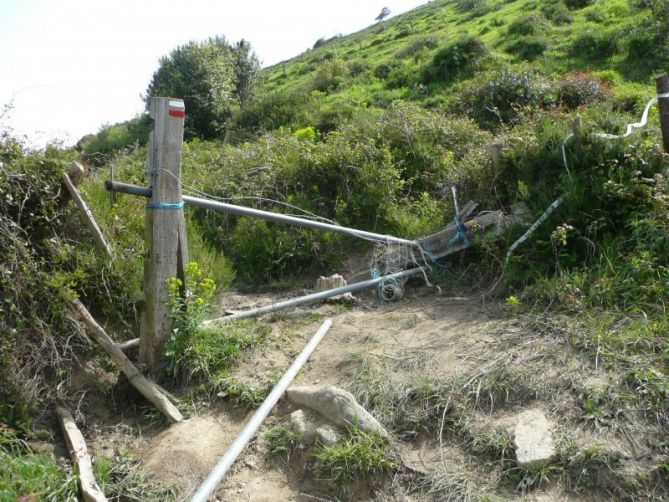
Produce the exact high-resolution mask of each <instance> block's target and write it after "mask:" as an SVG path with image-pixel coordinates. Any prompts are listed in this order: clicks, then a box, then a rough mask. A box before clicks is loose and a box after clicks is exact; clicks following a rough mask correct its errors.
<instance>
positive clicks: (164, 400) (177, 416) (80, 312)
mask: <svg viewBox="0 0 669 502" xmlns="http://www.w3.org/2000/svg"><path fill="white" fill-rule="evenodd" d="M70 305H71V306H72V310H74V312H75V314H76V315H77V317H79V318H80V319H81V320H82V321H83V322H84V324H86V326H88V328H89V331H90V333H91V338H93V340H95V341H96V342H97V343H98V344H100V346H101V347H102V348H103V349H104V351H105V352H106V353H107V354H108V355H109V357H110V358H111V360H112V361H114V362H115V363H116V364H117V365H118V367H119V368H120V369H121V371H122V372H123V373H124V374H125V376H126V377H128V381H129V382H130V383H131V384H132V385H133V386H135V388H136V389H137V390H138V391H139V392H140V393H141V394H142V395H143V396H144V397H145V398H146V399H148V400H149V401H151V402H152V403H153V404H154V405H155V406H156V408H158V409H159V410H160V411H161V412H162V413H163V415H165V416H166V417H167V418H168V419H169V420H170V421H172V422H181V421H182V420H183V416H182V415H181V413H180V412H179V410H178V409H177V407H176V406H174V405H173V404H172V402H171V401H170V399H169V398H168V397H167V396H165V394H163V393H162V392H161V391H160V390H159V389H158V388H157V387H156V385H154V384H153V383H152V382H151V381H149V380H148V379H147V378H146V377H145V376H144V375H142V373H141V372H140V371H139V370H138V369H137V368H136V367H135V365H134V364H132V362H131V361H130V359H128V358H127V356H126V355H125V354H124V353H123V351H122V350H121V349H120V348H119V347H118V345H116V343H114V340H112V339H111V338H110V337H109V335H108V334H107V333H105V330H104V329H102V326H100V325H99V324H98V323H97V322H96V321H95V319H94V318H93V316H92V315H91V313H90V312H89V311H88V309H86V307H84V305H83V304H82V303H81V302H80V301H79V300H78V299H75V300H72V302H71V303H70Z"/></svg>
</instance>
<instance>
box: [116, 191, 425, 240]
mask: <svg viewBox="0 0 669 502" xmlns="http://www.w3.org/2000/svg"><path fill="white" fill-rule="evenodd" d="M105 188H106V189H107V190H110V191H113V192H121V193H128V194H130V195H139V196H142V197H151V190H150V189H148V188H146V187H140V186H137V185H129V184H127V183H119V182H118V181H106V182H105ZM183 201H184V202H185V203H186V204H188V205H191V206H196V207H201V208H204V209H214V210H216V211H223V212H226V213H231V214H237V215H239V216H250V217H253V218H261V219H263V220H269V221H276V222H278V223H286V224H288V225H296V226H298V227H305V228H315V229H318V230H327V231H330V232H337V233H340V234H346V235H351V236H353V237H359V238H361V239H367V240H372V241H379V242H394V243H395V244H404V245H406V246H413V247H420V244H419V243H418V242H416V241H412V240H409V239H402V238H400V237H394V236H392V235H383V234H377V233H374V232H367V231H365V230H356V229H355V228H349V227H342V226H341V225H333V224H331V223H323V222H321V221H313V220H306V219H304V218H298V217H296V216H289V215H287V214H281V213H273V212H271V211H262V210H260V209H253V208H251V207H245V206H236V205H234V204H228V203H226V202H218V201H215V200H209V199H202V198H200V197H191V196H189V195H184V196H183Z"/></svg>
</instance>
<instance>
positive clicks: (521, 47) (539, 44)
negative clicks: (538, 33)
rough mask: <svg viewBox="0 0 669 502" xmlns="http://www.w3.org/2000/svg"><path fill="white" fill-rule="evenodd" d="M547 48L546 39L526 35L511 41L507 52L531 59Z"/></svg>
mask: <svg viewBox="0 0 669 502" xmlns="http://www.w3.org/2000/svg"><path fill="white" fill-rule="evenodd" d="M548 48H549V45H548V41H547V40H546V39H545V38H541V37H526V38H521V39H519V40H516V41H515V42H513V43H511V44H510V45H509V47H508V49H507V51H508V52H511V53H513V54H516V55H518V57H519V58H520V59H523V60H525V61H533V60H535V59H536V58H537V57H539V56H541V55H542V54H543V53H544V52H546V51H547V50H548Z"/></svg>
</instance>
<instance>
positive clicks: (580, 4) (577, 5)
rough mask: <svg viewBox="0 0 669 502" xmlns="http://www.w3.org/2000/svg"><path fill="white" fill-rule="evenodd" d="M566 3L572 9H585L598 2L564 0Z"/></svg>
mask: <svg viewBox="0 0 669 502" xmlns="http://www.w3.org/2000/svg"><path fill="white" fill-rule="evenodd" d="M564 3H565V4H566V5H567V7H569V8H570V9H573V10H576V9H584V8H585V7H589V6H590V5H594V4H596V3H597V0H564Z"/></svg>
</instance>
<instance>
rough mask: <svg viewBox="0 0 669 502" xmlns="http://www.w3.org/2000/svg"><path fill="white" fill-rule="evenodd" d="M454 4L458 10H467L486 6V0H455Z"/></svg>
mask: <svg viewBox="0 0 669 502" xmlns="http://www.w3.org/2000/svg"><path fill="white" fill-rule="evenodd" d="M455 5H456V7H457V8H458V10H459V11H460V12H469V11H473V10H475V9H481V8H484V7H487V5H488V0H457V2H456V4H455Z"/></svg>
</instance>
